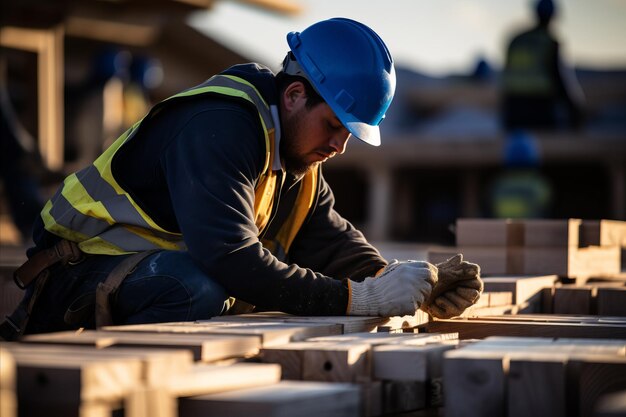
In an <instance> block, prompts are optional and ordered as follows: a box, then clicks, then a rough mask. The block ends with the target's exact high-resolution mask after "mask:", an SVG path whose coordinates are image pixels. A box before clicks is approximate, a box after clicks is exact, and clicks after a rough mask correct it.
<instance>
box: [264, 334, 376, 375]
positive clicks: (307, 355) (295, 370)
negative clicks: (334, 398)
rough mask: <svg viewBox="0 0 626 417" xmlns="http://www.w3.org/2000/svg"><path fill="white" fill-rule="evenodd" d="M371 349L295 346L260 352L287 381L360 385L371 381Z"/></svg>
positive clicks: (329, 344)
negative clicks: (280, 370)
mask: <svg viewBox="0 0 626 417" xmlns="http://www.w3.org/2000/svg"><path fill="white" fill-rule="evenodd" d="M369 350H370V345H369V344H365V343H337V342H294V343H289V344H286V345H282V346H270V347H267V348H263V349H261V353H260V358H261V360H262V361H263V362H266V363H279V364H280V365H281V366H282V369H283V377H284V378H285V379H302V380H308V381H332V382H361V381H367V380H369V379H370V373H371V371H370V367H371V363H370V355H369Z"/></svg>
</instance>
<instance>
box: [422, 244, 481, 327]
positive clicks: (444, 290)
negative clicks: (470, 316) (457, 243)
mask: <svg viewBox="0 0 626 417" xmlns="http://www.w3.org/2000/svg"><path fill="white" fill-rule="evenodd" d="M437 268H438V270H439V274H438V281H437V285H436V286H435V288H434V289H433V291H432V293H431V294H430V297H429V298H428V300H426V302H425V303H424V304H422V307H421V308H422V310H424V311H425V312H427V313H428V314H430V315H431V316H433V317H437V318H440V319H449V318H451V317H456V316H460V315H461V314H462V313H463V311H465V309H466V308H468V307H470V306H471V305H473V304H474V303H475V302H476V301H478V299H479V298H480V294H481V293H482V292H483V281H482V280H481V279H480V266H478V265H476V264H473V263H470V262H467V261H464V260H463V255H461V254H457V255H455V256H453V257H452V258H450V259H448V260H447V261H445V262H441V263H438V264H437Z"/></svg>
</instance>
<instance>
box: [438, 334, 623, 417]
mask: <svg viewBox="0 0 626 417" xmlns="http://www.w3.org/2000/svg"><path fill="white" fill-rule="evenodd" d="M625 347H626V345H625V344H624V342H623V341H616V340H611V339H606V340H593V341H591V340H586V339H557V340H554V339H552V338H546V337H542V338H538V337H490V338H487V339H485V340H481V341H478V342H470V343H467V344H466V345H465V346H464V347H463V348H461V349H458V350H455V351H450V352H447V353H445V354H444V380H445V381H446V415H470V416H491V415H506V416H509V417H512V416H528V415H532V416H570V415H591V414H584V413H583V414H579V413H578V409H577V408H578V407H577V406H575V407H572V406H571V404H572V403H574V404H575V403H577V402H578V398H579V397H578V396H579V395H580V392H579V391H578V387H579V385H578V380H579V378H580V376H581V375H582V372H581V366H580V365H577V366H575V367H571V366H570V365H571V364H572V363H575V364H576V363H579V362H582V363H586V364H589V363H594V364H598V363H606V362H607V361H608V362H609V363H613V364H614V363H626V356H624V352H625V350H624V348H625ZM605 371H606V369H605ZM607 372H608V373H609V374H608V375H603V377H602V379H603V380H606V379H608V380H612V381H615V378H618V381H622V380H623V379H624V378H626V377H624V376H622V375H626V373H624V372H623V369H619V370H615V369H611V371H610V372H609V371H607ZM592 374H594V373H593V372H590V375H592ZM617 375H619V376H617ZM619 384H621V382H619ZM583 386H584V387H585V388H584V389H586V390H591V391H594V390H595V388H594V384H592V383H584V384H583V382H581V383H580V387H581V389H583V388H582V387H583ZM485 403H486V404H485ZM449 406H450V407H452V408H451V409H449V408H448V407H449ZM502 407H506V411H505V410H503V409H502Z"/></svg>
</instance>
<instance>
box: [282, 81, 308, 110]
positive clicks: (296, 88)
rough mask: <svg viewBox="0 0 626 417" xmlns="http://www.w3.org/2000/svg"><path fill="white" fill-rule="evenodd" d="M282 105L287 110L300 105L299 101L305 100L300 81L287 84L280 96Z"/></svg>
mask: <svg viewBox="0 0 626 417" xmlns="http://www.w3.org/2000/svg"><path fill="white" fill-rule="evenodd" d="M282 100H283V105H284V106H285V109H287V110H288V111H291V110H293V109H294V108H296V106H298V105H300V104H301V103H300V101H306V89H305V88H304V84H303V83H302V82H301V81H294V82H292V83H291V84H289V85H288V86H287V88H286V89H285V91H284V92H283V96H282Z"/></svg>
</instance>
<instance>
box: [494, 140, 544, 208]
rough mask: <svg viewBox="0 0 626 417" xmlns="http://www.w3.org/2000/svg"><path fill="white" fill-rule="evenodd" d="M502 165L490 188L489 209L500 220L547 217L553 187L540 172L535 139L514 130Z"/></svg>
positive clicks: (507, 143)
mask: <svg viewBox="0 0 626 417" xmlns="http://www.w3.org/2000/svg"><path fill="white" fill-rule="evenodd" d="M503 160H504V166H503V168H502V172H501V173H500V174H499V175H498V176H496V178H495V179H494V180H493V182H492V183H491V186H490V188H489V202H490V207H489V209H490V212H491V215H492V216H493V217H496V218H500V219H536V218H546V217H549V216H550V211H551V207H552V186H551V185H550V182H549V181H548V180H547V179H546V178H545V176H544V175H543V174H542V173H541V166H540V163H541V157H540V154H539V147H538V144H537V141H536V139H535V138H534V137H533V136H532V135H531V134H529V133H528V132H526V131H523V130H521V129H516V130H514V131H513V132H511V133H510V134H509V135H508V136H507V138H506V142H505V144H504V155H503Z"/></svg>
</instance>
